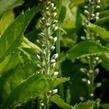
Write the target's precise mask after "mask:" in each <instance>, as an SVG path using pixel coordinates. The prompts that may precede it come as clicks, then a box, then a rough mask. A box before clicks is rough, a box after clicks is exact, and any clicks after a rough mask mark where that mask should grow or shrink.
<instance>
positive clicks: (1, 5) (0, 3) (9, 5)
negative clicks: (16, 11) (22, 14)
mask: <svg viewBox="0 0 109 109" xmlns="http://www.w3.org/2000/svg"><path fill="white" fill-rule="evenodd" d="M23 2H24V0H8V2H7V0H0V15H1V14H3V13H4V12H5V11H7V10H9V9H13V8H15V7H17V6H20V5H22V4H23Z"/></svg>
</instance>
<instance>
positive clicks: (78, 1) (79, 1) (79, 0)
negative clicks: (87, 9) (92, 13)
mask: <svg viewBox="0 0 109 109" xmlns="http://www.w3.org/2000/svg"><path fill="white" fill-rule="evenodd" d="M84 2H85V0H73V1H72V2H71V3H70V8H73V7H74V6H77V5H80V4H82V3H84Z"/></svg>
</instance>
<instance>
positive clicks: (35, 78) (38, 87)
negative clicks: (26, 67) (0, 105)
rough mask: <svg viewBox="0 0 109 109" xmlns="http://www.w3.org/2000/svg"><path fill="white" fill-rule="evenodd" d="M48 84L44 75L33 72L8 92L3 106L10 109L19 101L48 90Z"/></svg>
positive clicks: (24, 100)
mask: <svg viewBox="0 0 109 109" xmlns="http://www.w3.org/2000/svg"><path fill="white" fill-rule="evenodd" d="M49 87H50V86H49V84H48V81H47V79H46V78H45V77H44V76H41V75H37V74H34V75H32V76H30V77H29V78H27V79H26V80H24V81H22V82H21V83H20V84H19V85H18V86H17V87H16V88H15V89H14V90H13V91H12V92H11V94H10V96H9V97H8V99H7V102H6V104H5V105H4V106H5V107H8V108H9V109H11V108H12V107H15V106H17V105H19V104H20V103H23V102H27V101H28V100H30V99H35V98H36V97H38V96H40V95H41V94H43V93H45V92H47V91H48V90H49Z"/></svg>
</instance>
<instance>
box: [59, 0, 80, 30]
mask: <svg viewBox="0 0 109 109" xmlns="http://www.w3.org/2000/svg"><path fill="white" fill-rule="evenodd" d="M62 4H63V5H62V6H63V8H62V9H63V10H62V13H64V14H65V16H64V17H65V18H64V17H63V16H61V17H62V18H64V20H63V23H62V27H63V28H65V29H71V28H75V27H76V21H77V19H76V16H77V11H78V8H77V7H74V8H72V9H70V7H69V4H70V0H63V1H62ZM63 11H64V12H63ZM62 13H61V14H62Z"/></svg>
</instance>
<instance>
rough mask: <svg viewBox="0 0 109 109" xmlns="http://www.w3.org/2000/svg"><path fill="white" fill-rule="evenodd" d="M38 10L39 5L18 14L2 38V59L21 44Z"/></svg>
mask: <svg viewBox="0 0 109 109" xmlns="http://www.w3.org/2000/svg"><path fill="white" fill-rule="evenodd" d="M38 11H39V7H38V8H37V7H34V8H32V9H31V10H30V11H27V12H26V13H25V14H24V15H20V16H18V17H17V18H16V20H15V21H14V22H13V23H12V24H11V25H10V26H9V27H8V28H7V29H6V31H5V32H4V34H3V35H2V36H1V38H0V61H1V60H3V59H4V58H5V56H6V55H8V53H9V52H12V51H13V50H14V49H15V48H16V47H18V46H19V44H20V42H21V39H22V37H23V34H24V32H25V30H26V28H27V26H28V25H29V23H30V21H31V20H32V18H33V17H34V15H35V14H36V13H37V12H38Z"/></svg>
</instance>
